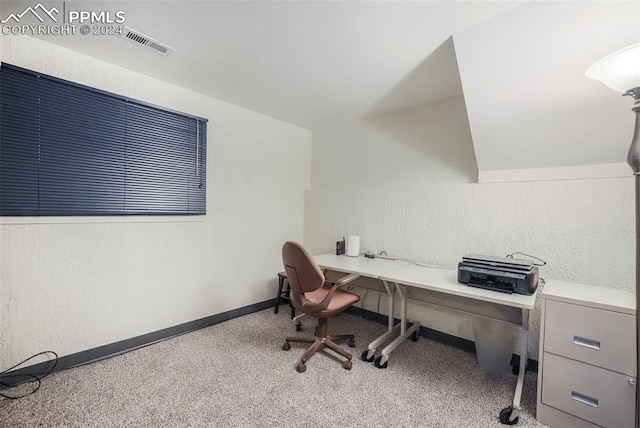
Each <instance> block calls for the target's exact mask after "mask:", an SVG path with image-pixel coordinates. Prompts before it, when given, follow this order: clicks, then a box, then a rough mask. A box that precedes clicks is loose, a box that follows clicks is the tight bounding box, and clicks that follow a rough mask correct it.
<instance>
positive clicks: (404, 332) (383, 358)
mask: <svg viewBox="0 0 640 428" xmlns="http://www.w3.org/2000/svg"><path fill="white" fill-rule="evenodd" d="M407 290H408V287H407V286H406V285H401V284H396V291H397V292H398V294H399V295H400V326H401V327H400V336H398V337H396V338H395V339H394V341H393V342H391V343H390V344H388V345H387V346H386V347H385V348H384V349H383V350H382V353H381V354H380V357H378V359H377V360H376V367H378V368H385V367H387V361H388V360H389V354H391V352H393V351H394V350H395V349H396V348H397V347H398V346H400V344H401V343H402V342H404V341H405V340H407V338H408V337H409V336H411V335H412V334H413V333H414V332H415V331H416V330H417V329H419V328H420V323H419V322H416V323H413V325H411V327H409V328H407V324H408V322H407Z"/></svg>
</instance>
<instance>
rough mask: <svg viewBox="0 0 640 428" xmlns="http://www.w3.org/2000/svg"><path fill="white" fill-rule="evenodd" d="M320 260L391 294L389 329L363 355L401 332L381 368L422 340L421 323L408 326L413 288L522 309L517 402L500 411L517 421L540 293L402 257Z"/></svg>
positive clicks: (328, 257) (330, 256) (386, 350)
mask: <svg viewBox="0 0 640 428" xmlns="http://www.w3.org/2000/svg"><path fill="white" fill-rule="evenodd" d="M314 259H315V260H316V262H317V263H318V264H319V265H320V266H321V267H322V268H324V269H328V270H333V271H338V272H346V273H359V274H360V275H362V276H366V277H370V278H376V279H379V280H380V281H382V283H383V284H384V286H385V289H386V291H387V294H388V295H389V323H388V329H387V332H386V333H384V334H383V335H382V336H380V337H379V338H377V339H375V340H374V341H373V342H371V343H370V344H369V346H368V350H367V351H365V352H364V353H363V354H362V359H363V360H365V361H374V358H373V356H374V353H375V351H376V348H377V347H378V346H379V345H380V344H381V343H383V342H384V341H385V340H387V339H389V338H390V337H391V336H393V335H394V334H396V332H397V331H398V330H399V335H398V337H396V338H395V339H394V340H393V341H392V342H391V343H390V344H389V345H387V346H386V347H385V348H384V349H383V350H382V352H381V354H380V356H378V357H377V358H375V365H376V367H378V368H385V367H387V362H388V360H389V355H390V354H391V352H393V350H395V349H396V348H397V347H398V346H399V345H400V344H401V343H403V342H404V341H405V340H406V339H407V338H408V337H410V336H412V335H413V338H414V340H417V339H418V334H417V331H418V329H419V328H420V323H417V322H416V323H413V324H412V325H411V326H410V327H408V328H407V326H408V324H409V322H408V320H407V298H408V292H409V287H413V288H416V289H422V290H430V291H433V292H437V293H443V294H446V295H451V296H458V297H461V298H467V299H473V300H477V301H481V302H488V303H492V304H496V305H502V306H508V307H512V308H517V309H519V310H520V311H521V314H522V316H521V323H520V324H519V327H520V330H521V332H522V334H521V335H520V347H519V348H520V349H519V354H520V371H519V373H518V382H517V384H516V390H515V393H514V398H513V405H512V406H509V407H506V408H505V409H503V410H502V412H500V419H501V420H503V419H508V420H509V421H512V422H513V421H514V420H515V418H517V417H518V416H519V414H520V399H521V397H522V387H523V384H524V372H525V368H526V362H527V344H528V337H529V312H530V311H531V310H533V308H534V305H535V301H536V294H537V293H534V294H533V295H531V296H525V295H521V294H506V293H500V292H497V291H492V290H484V289H481V288H475V287H470V286H468V285H465V284H460V283H458V279H457V270H456V269H447V268H435V267H423V266H418V265H415V264H412V263H410V262H406V261H401V260H386V259H379V258H375V259H367V258H365V257H362V256H360V257H353V258H352V257H347V256H336V255H334V254H321V255H319V256H314ZM396 293H397V294H398V295H399V296H400V323H398V325H396V326H395V327H394V325H393V320H394V298H395V294H396Z"/></svg>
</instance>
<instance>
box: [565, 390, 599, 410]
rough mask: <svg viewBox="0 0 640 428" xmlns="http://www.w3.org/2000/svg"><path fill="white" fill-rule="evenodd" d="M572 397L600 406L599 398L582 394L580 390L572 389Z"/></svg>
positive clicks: (592, 405)
mask: <svg viewBox="0 0 640 428" xmlns="http://www.w3.org/2000/svg"><path fill="white" fill-rule="evenodd" d="M571 399H572V400H576V401H579V402H580V403H583V404H586V405H587V406H591V407H598V399H597V398H593V397H589V396H588V395H585V394H580V393H579V392H575V391H571Z"/></svg>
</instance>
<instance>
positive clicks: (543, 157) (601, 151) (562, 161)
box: [454, 1, 640, 174]
mask: <svg viewBox="0 0 640 428" xmlns="http://www.w3.org/2000/svg"><path fill="white" fill-rule="evenodd" d="M638 42H640V2H638V1H634V2H548V3H547V2H534V3H529V4H526V5H522V6H520V7H518V8H517V9H514V10H511V11H509V12H507V13H505V14H503V15H500V16H498V17H495V18H492V19H490V20H489V21H487V22H484V23H482V24H481V25H478V26H476V27H474V28H472V29H469V30H467V31H463V32H461V33H458V34H455V35H454V44H455V50H456V55H457V59H458V67H459V70H460V78H461V82H462V87H463V91H464V97H465V101H466V105H467V114H468V117H469V124H470V128H471V133H472V137H473V144H474V148H475V152H476V159H477V162H478V169H479V170H481V171H482V170H504V169H507V170H508V169H521V168H525V169H528V168H553V167H566V166H579V165H593V164H606V163H616V162H626V153H627V150H628V149H629V144H630V142H631V138H632V133H633V121H634V115H633V114H632V113H631V112H630V111H629V110H630V109H631V106H632V100H631V99H622V97H621V96H620V94H618V93H616V92H614V91H612V90H611V89H609V88H607V87H606V86H604V85H603V84H602V83H600V82H597V81H593V80H589V79H587V78H586V77H585V71H586V70H587V68H588V67H589V66H590V65H591V64H592V63H593V62H595V61H596V60H598V59H600V58H602V57H604V56H605V55H607V54H609V53H611V52H614V51H616V50H618V49H621V48H623V47H625V46H628V45H631V44H634V43H638ZM625 171H626V170H625ZM628 173H629V174H631V170H630V169H629V170H628Z"/></svg>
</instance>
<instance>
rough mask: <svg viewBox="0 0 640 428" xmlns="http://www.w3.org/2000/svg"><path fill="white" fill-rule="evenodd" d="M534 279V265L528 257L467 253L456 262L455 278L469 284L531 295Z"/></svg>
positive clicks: (536, 284)
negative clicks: (456, 272)
mask: <svg viewBox="0 0 640 428" xmlns="http://www.w3.org/2000/svg"><path fill="white" fill-rule="evenodd" d="M538 279H539V273H538V266H536V265H534V264H533V262H531V261H530V260H522V259H515V258H511V257H495V256H485V255H479V254H469V255H466V256H464V257H463V258H462V261H461V262H460V263H458V282H460V283H462V284H467V285H470V286H472V287H478V288H486V289H488V290H494V291H500V292H503V293H517V294H526V295H531V294H533V293H535V291H536V289H537V288H538Z"/></svg>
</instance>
